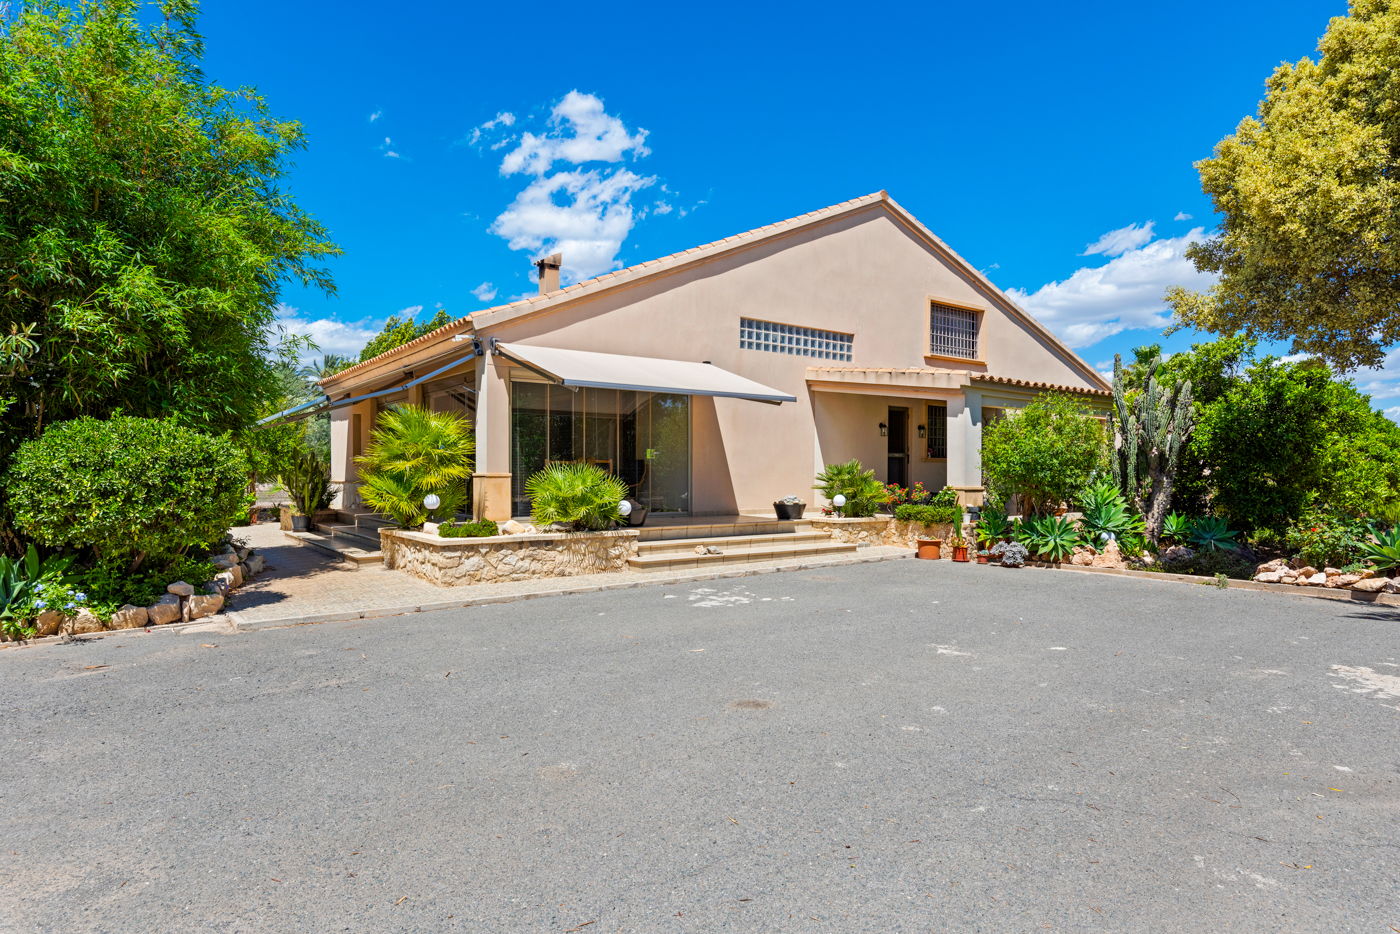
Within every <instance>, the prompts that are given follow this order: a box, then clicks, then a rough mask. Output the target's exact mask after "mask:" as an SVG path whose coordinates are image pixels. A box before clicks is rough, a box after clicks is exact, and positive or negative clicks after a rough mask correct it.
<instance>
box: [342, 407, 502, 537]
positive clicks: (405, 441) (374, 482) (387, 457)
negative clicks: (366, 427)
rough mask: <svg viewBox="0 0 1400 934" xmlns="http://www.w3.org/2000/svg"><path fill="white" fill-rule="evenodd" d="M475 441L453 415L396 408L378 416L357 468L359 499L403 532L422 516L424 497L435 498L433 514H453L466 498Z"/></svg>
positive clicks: (468, 428) (467, 426)
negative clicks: (358, 472) (435, 506)
mask: <svg viewBox="0 0 1400 934" xmlns="http://www.w3.org/2000/svg"><path fill="white" fill-rule="evenodd" d="M475 453H476V440H475V436H474V435H473V433H472V428H471V425H470V424H469V423H468V422H467V421H466V419H464V418H462V416H460V415H458V414H457V413H456V412H430V411H429V410H428V409H425V408H423V407H422V406H419V405H402V406H398V407H397V408H393V409H389V410H388V411H386V412H384V413H383V414H382V415H380V416H379V426H378V427H377V428H376V429H375V430H374V431H373V432H372V433H371V434H370V444H369V448H368V449H367V450H366V451H365V454H364V456H363V457H360V458H357V462H358V463H359V465H360V479H361V481H363V485H362V486H361V487H360V499H362V500H363V501H364V502H365V504H366V505H368V506H369V507H370V508H371V509H377V510H378V511H380V512H382V513H385V514H386V515H388V516H390V517H391V518H392V519H393V520H394V521H395V522H397V523H398V524H399V525H400V526H402V527H403V528H406V529H408V528H416V527H417V526H420V525H422V524H423V522H424V521H425V520H426V519H427V518H428V511H427V509H426V508H425V507H424V506H423V499H424V497H426V496H428V494H430V493H432V494H435V495H436V496H437V497H438V499H439V500H441V501H442V502H441V505H439V506H438V509H437V510H436V511H437V512H438V513H439V514H445V515H449V516H450V515H453V514H455V513H457V512H458V511H460V510H461V508H462V506H463V505H464V504H465V503H466V500H467V481H468V480H470V479H471V475H472V457H473V456H474V454H475Z"/></svg>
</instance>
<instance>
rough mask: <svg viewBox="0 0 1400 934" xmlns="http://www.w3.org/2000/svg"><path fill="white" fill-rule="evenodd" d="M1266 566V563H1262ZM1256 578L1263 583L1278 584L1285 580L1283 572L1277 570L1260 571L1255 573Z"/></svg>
mask: <svg viewBox="0 0 1400 934" xmlns="http://www.w3.org/2000/svg"><path fill="white" fill-rule="evenodd" d="M1260 567H1264V565H1262V564H1261V565H1260ZM1254 579H1255V580H1256V581H1258V582H1259V583H1261V584H1277V583H1280V582H1281V581H1282V580H1283V572H1282V571H1276V570H1268V571H1260V572H1259V573H1258V574H1255V575H1254Z"/></svg>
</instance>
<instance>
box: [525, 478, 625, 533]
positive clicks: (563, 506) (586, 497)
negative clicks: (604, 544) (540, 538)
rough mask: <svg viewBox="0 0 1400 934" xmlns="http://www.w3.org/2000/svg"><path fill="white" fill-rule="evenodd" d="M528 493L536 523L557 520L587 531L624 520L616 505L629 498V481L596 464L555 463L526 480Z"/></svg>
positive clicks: (544, 524)
mask: <svg viewBox="0 0 1400 934" xmlns="http://www.w3.org/2000/svg"><path fill="white" fill-rule="evenodd" d="M525 492H526V494H527V495H528V496H529V497H530V501H531V504H530V517H531V518H532V519H533V520H534V522H535V525H537V526H546V525H551V524H553V523H556V522H557V523H559V524H561V525H567V526H570V527H572V528H573V529H575V530H578V531H587V530H596V529H607V528H611V527H612V525H613V524H614V523H616V522H620V521H621V520H622V513H620V512H618V509H617V506H618V503H620V502H622V500H624V499H626V498H627V484H625V483H623V482H622V480H620V479H619V478H617V477H614V476H613V475H612V474H610V473H608V472H607V471H605V470H603V468H601V467H598V466H596V465H594V464H578V463H555V464H549V465H548V466H546V467H545V468H544V470H541V471H540V472H539V473H537V474H535V475H534V476H533V477H531V478H530V479H529V480H527V481H525Z"/></svg>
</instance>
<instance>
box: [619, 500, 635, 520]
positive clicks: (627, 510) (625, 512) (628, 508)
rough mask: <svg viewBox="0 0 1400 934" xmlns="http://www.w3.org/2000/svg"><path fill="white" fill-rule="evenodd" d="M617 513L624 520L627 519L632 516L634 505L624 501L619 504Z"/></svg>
mask: <svg viewBox="0 0 1400 934" xmlns="http://www.w3.org/2000/svg"><path fill="white" fill-rule="evenodd" d="M617 511H618V513H619V514H620V515H621V516H622V518H624V519H626V518H627V517H628V516H630V515H632V504H631V503H629V502H627V500H625V499H624V500H623V501H622V502H620V503H618V504H617Z"/></svg>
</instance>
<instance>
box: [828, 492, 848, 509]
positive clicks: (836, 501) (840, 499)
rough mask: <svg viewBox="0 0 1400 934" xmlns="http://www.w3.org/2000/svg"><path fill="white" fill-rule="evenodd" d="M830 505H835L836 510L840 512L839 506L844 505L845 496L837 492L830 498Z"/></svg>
mask: <svg viewBox="0 0 1400 934" xmlns="http://www.w3.org/2000/svg"><path fill="white" fill-rule="evenodd" d="M831 505H833V506H835V507H836V511H837V512H840V511H841V507H842V506H844V505H846V497H844V496H842V495H841V494H840V493H837V494H836V495H835V496H833V497H832V498H831Z"/></svg>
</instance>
